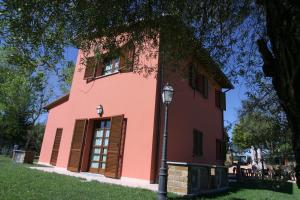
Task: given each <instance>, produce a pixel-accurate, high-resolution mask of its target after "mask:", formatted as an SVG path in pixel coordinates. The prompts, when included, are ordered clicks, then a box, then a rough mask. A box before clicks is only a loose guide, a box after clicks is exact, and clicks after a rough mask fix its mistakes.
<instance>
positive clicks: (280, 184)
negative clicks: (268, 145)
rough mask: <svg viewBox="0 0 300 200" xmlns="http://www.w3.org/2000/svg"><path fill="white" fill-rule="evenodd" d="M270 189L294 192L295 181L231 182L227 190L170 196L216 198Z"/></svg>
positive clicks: (239, 199) (178, 199)
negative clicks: (243, 191)
mask: <svg viewBox="0 0 300 200" xmlns="http://www.w3.org/2000/svg"><path fill="white" fill-rule="evenodd" d="M243 189H247V190H250V191H251V190H253V192H255V191H254V190H269V191H273V192H277V193H285V194H293V183H289V182H284V181H270V180H264V181H262V180H247V181H244V182H241V183H231V184H230V188H229V189H228V190H227V191H225V192H220V193H214V194H205V195H200V196H184V197H170V198H169V199H173V200H181V199H182V200H184V199H201V198H204V199H214V198H216V197H222V196H224V197H225V196H227V195H230V194H231V193H236V192H239V191H240V190H243ZM230 199H231V200H245V198H235V197H231V198H230Z"/></svg>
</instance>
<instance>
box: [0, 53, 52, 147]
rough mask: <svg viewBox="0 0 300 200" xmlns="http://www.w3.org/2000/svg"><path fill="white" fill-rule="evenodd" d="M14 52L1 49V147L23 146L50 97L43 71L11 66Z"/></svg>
mask: <svg viewBox="0 0 300 200" xmlns="http://www.w3.org/2000/svg"><path fill="white" fill-rule="evenodd" d="M17 53H18V52H17V51H16V50H15V49H4V48H2V49H0V60H1V63H0V77H1V78H0V96H1V98H0V129H1V132H0V141H1V142H2V144H0V145H12V144H19V145H20V146H23V147H25V146H26V143H27V140H28V135H29V131H30V130H32V128H33V127H34V125H35V124H36V122H37V120H38V118H39V116H40V115H41V114H42V112H44V111H43V106H44V104H45V103H46V102H47V101H48V99H49V95H48V94H47V92H48V91H47V90H46V77H45V75H44V73H43V72H40V71H39V70H38V69H36V68H35V67H32V68H28V67H29V66H20V65H15V64H11V63H10V60H11V59H13V58H14V56H15V55H16V54H17Z"/></svg>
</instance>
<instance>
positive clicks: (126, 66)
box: [119, 46, 135, 72]
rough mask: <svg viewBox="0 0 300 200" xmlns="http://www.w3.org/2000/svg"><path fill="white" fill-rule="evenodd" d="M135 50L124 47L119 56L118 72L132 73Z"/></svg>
mask: <svg viewBox="0 0 300 200" xmlns="http://www.w3.org/2000/svg"><path fill="white" fill-rule="evenodd" d="M134 52H135V49H134V48H133V47H131V46H126V47H124V48H123V49H122V50H121V55H120V63H119V64H120V72H132V71H133V64H134Z"/></svg>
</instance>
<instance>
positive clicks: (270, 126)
mask: <svg viewBox="0 0 300 200" xmlns="http://www.w3.org/2000/svg"><path fill="white" fill-rule="evenodd" d="M278 130H279V127H278V125H277V124H276V123H274V122H273V121H272V119H270V118H268V117H266V116H264V115H263V114H261V113H253V114H248V115H246V116H243V117H242V118H241V119H240V121H239V123H238V124H237V125H236V126H235V127H234V129H233V137H232V141H233V143H234V144H235V145H237V146H238V147H239V148H241V149H247V148H250V147H251V145H253V146H259V145H261V144H264V146H268V144H269V143H276V140H275V138H276V137H277V136H278Z"/></svg>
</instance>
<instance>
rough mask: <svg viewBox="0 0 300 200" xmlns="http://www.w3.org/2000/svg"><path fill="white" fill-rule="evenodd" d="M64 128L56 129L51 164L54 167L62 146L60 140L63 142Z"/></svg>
mask: <svg viewBox="0 0 300 200" xmlns="http://www.w3.org/2000/svg"><path fill="white" fill-rule="evenodd" d="M62 130H63V129H62V128H58V129H56V134H55V138H54V143H53V148H52V153H51V159H50V164H51V165H53V166H56V162H57V156H58V152H59V146H60V140H61V135H62Z"/></svg>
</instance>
